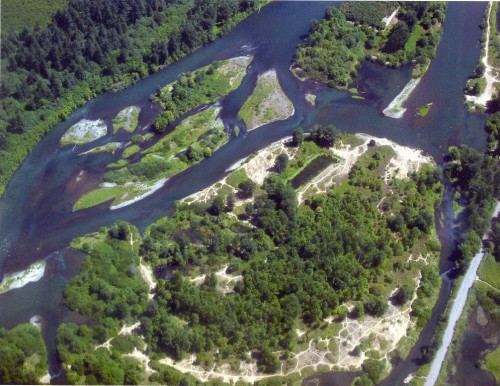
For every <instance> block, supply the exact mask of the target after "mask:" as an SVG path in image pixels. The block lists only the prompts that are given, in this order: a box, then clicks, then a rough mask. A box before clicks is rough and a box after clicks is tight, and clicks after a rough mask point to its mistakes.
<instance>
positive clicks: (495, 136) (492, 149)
mask: <svg viewBox="0 0 500 386" xmlns="http://www.w3.org/2000/svg"><path fill="white" fill-rule="evenodd" d="M486 132H487V133H488V152H489V153H490V154H491V155H493V156H496V157H499V156H500V112H499V111H497V112H495V113H493V114H492V115H491V116H490V117H489V118H488V120H487V121H486Z"/></svg>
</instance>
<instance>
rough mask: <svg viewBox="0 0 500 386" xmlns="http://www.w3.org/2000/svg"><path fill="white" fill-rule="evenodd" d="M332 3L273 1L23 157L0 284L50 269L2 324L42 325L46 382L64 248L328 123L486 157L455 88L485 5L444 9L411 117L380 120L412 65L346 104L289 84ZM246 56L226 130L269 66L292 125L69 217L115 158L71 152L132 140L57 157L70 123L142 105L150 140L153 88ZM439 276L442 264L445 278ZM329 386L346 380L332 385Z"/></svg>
mask: <svg viewBox="0 0 500 386" xmlns="http://www.w3.org/2000/svg"><path fill="white" fill-rule="evenodd" d="M331 4H333V3H326V2H276V3H272V4H270V5H268V6H266V7H264V8H263V9H262V10H261V11H260V12H258V13H256V14H254V15H252V16H250V17H249V18H247V19H246V20H245V21H244V22H242V23H240V24H239V25H238V26H237V27H236V28H235V29H234V30H233V31H232V32H231V33H230V34H228V35H227V36H226V37H224V38H221V39H218V40H217V41H216V42H214V43H212V44H210V45H208V46H206V47H204V48H202V49H200V50H198V51H196V52H195V53H193V54H191V55H189V56H187V57H186V58H185V59H183V60H180V61H179V62H176V63H174V64H172V65H170V66H168V67H167V68H165V69H164V70H162V71H160V72H158V73H157V74H154V75H152V76H149V77H148V78H146V79H144V80H142V81H140V82H138V83H137V84H135V85H133V86H131V87H129V88H127V89H126V90H124V91H122V92H119V93H115V94H103V95H100V96H98V97H97V98H95V99H94V100H92V101H90V102H89V103H87V104H86V105H84V106H83V107H82V108H80V109H78V110H77V111H76V112H75V113H74V114H72V115H71V116H70V117H69V119H68V120H67V121H65V122H63V123H61V124H59V125H57V126H56V127H55V128H54V129H53V130H52V131H51V132H50V133H49V134H48V135H47V136H46V137H44V138H43V139H42V140H41V141H40V143H39V144H38V145H37V146H36V148H35V149H34V151H33V152H32V154H30V156H28V157H27V158H26V160H25V161H24V162H23V164H22V165H21V167H20V168H19V169H18V170H17V172H16V173H15V174H14V176H13V178H12V179H11V181H10V183H9V185H8V187H7V189H6V191H5V194H4V196H3V197H1V198H0V272H1V273H3V274H5V273H6V272H13V271H17V270H20V269H24V268H26V267H27V266H28V265H29V264H31V263H32V262H34V261H37V260H40V259H42V258H45V259H46V260H47V261H48V267H49V268H48V271H47V273H46V275H45V277H44V278H43V279H41V280H40V281H38V282H36V283H30V284H28V285H26V286H25V287H23V288H21V289H18V290H13V291H11V292H9V293H6V294H3V295H0V326H2V327H8V328H10V327H13V326H15V325H17V324H18V323H21V322H27V321H28V320H29V319H30V317H32V316H33V315H35V314H38V315H41V316H42V318H43V320H44V324H43V328H42V331H43V333H44V336H45V338H46V341H47V344H48V349H49V352H50V358H51V361H50V367H51V373H52V374H54V373H56V372H57V371H58V368H59V364H58V363H57V358H56V353H55V344H54V341H55V331H56V328H57V325H58V324H59V323H60V322H61V321H62V320H75V318H76V316H75V315H72V314H71V313H70V312H68V310H67V309H65V307H64V306H63V305H62V290H63V287H64V283H65V282H66V281H67V280H68V279H69V278H71V277H72V276H74V275H75V274H76V273H77V272H78V269H79V264H80V260H81V259H80V255H79V254H78V253H75V252H74V251H70V250H68V249H65V248H66V247H67V246H68V245H69V242H70V241H71V239H73V238H74V237H77V236H81V235H84V234H85V233H88V232H91V231H95V230H97V229H99V227H101V226H104V225H109V224H111V223H113V222H114V221H117V220H125V221H129V222H131V223H132V224H134V225H136V226H138V227H139V228H141V229H144V227H146V226H147V225H148V224H150V223H151V222H153V221H154V220H156V219H158V218H160V217H163V216H165V215H167V213H168V210H169V209H170V208H171V207H172V204H173V203H174V202H175V200H178V199H181V198H183V197H185V196H187V195H189V194H191V193H194V192H196V191H198V190H200V189H203V188H205V187H207V186H208V185H210V184H212V183H214V182H215V181H217V180H218V179H220V178H221V177H223V176H224V175H225V173H226V172H225V170H226V169H227V167H228V166H229V165H231V164H233V163H235V162H236V161H238V160H239V159H241V158H242V157H244V156H247V155H249V154H251V153H252V152H255V151H257V150H259V149H261V148H263V147H265V146H267V145H268V144H270V143H272V142H274V141H276V140H278V139H280V138H283V137H285V136H287V135H290V134H291V132H292V131H293V129H294V128H296V127H298V126H300V127H302V128H304V129H307V128H309V127H311V126H312V125H314V124H332V123H333V124H335V125H336V126H337V127H338V128H339V129H341V130H343V131H346V132H350V133H358V132H365V133H368V134H371V135H374V136H379V137H386V138H389V139H391V140H394V141H396V142H398V143H400V144H402V145H406V146H411V147H418V148H421V149H423V150H424V151H425V152H426V153H428V154H430V155H432V156H433V157H434V158H435V160H436V161H437V162H438V163H441V161H442V157H443V155H444V153H445V152H446V149H447V147H448V146H450V145H458V144H461V143H464V144H467V145H469V146H472V147H474V148H476V149H479V150H481V151H483V150H484V149H485V146H486V135H485V133H484V131H483V127H484V122H485V119H486V116H485V115H484V114H469V113H468V112H467V110H466V109H465V107H464V105H463V102H462V98H463V91H462V90H463V87H464V85H465V81H466V78H467V77H468V76H469V75H470V74H471V73H472V70H473V69H474V67H475V65H476V64H477V62H478V58H479V53H480V46H479V40H480V37H481V30H480V29H479V27H478V26H479V24H480V22H481V19H482V16H483V13H484V10H485V6H486V3H477V2H475V3H471V2H469V3H467V2H465V3H453V2H452V3H450V4H449V6H448V12H447V16H446V22H445V28H444V34H443V37H442V40H441V43H440V46H439V49H438V53H437V56H436V58H435V60H434V61H433V63H432V65H431V67H430V68H429V71H428V72H427V74H426V75H425V76H424V78H423V79H422V81H421V82H420V84H419V86H418V87H417V89H416V90H415V92H414V93H413V94H412V96H411V97H410V99H409V100H408V101H407V105H406V107H408V112H407V113H406V115H405V117H404V118H403V119H400V120H395V119H391V118H387V117H385V116H383V115H382V113H381V111H382V110H383V109H384V108H385V107H386V106H387V104H388V103H389V102H390V100H392V99H393V98H394V97H395V96H396V95H397V94H398V93H399V91H400V90H401V89H402V88H403V87H404V85H405V84H406V83H407V82H408V80H409V78H410V73H411V68H410V67H405V68H402V69H398V70H393V69H387V68H384V67H382V66H379V65H375V64H371V63H366V64H364V65H363V66H362V69H361V71H360V73H359V76H358V78H357V79H356V86H357V87H358V89H359V90H360V92H361V95H363V96H364V97H365V99H364V100H356V99H352V98H351V95H350V94H349V93H347V92H341V91H334V90H330V89H327V88H325V87H323V86H321V85H318V84H315V83H314V82H300V81H298V80H297V79H296V78H295V77H294V76H292V75H291V73H290V71H289V67H290V65H291V63H292V59H293V55H294V52H295V48H296V46H297V44H298V43H299V41H300V39H301V38H303V37H304V36H305V34H307V32H308V29H309V25H310V21H311V20H312V19H319V18H321V17H322V16H323V13H324V9H325V8H326V7H327V6H328V5H331ZM247 54H252V55H254V60H253V62H252V64H251V66H250V68H249V71H248V74H247V76H246V77H245V78H244V79H243V82H242V84H241V87H240V88H239V89H238V90H236V91H234V92H233V93H231V94H230V95H228V96H227V97H226V98H224V99H223V100H222V102H221V103H222V118H223V120H224V122H225V123H226V125H227V126H228V127H230V126H232V125H234V124H241V123H240V122H239V121H238V120H237V119H236V115H237V112H238V110H239V108H240V107H241V105H242V104H243V102H244V100H245V99H246V98H247V97H248V95H249V94H250V93H251V92H252V89H253V87H254V85H255V82H256V79H257V76H258V74H260V73H262V72H263V71H265V70H267V69H270V68H275V69H276V70H277V73H278V77H279V80H280V83H281V85H282V87H283V89H284V91H285V93H286V94H287V95H288V96H289V98H290V99H291V100H292V102H293V104H294V107H295V114H294V115H293V116H292V117H290V118H289V119H287V120H286V121H283V122H275V123H271V124H269V125H266V126H263V127H261V128H259V129H257V130H254V131H252V132H250V133H248V134H244V135H240V136H239V137H235V138H232V139H231V141H229V143H228V144H227V145H225V146H224V147H222V148H221V149H219V150H218V151H217V152H215V153H214V154H213V156H212V157H211V158H209V159H206V160H204V161H203V162H201V163H200V164H198V165H196V166H194V167H192V168H190V169H188V170H186V171H184V172H182V173H180V174H178V175H177V176H174V177H172V178H171V179H170V180H169V181H168V182H167V184H166V185H165V186H164V187H163V188H162V189H161V190H159V191H157V192H156V193H155V194H153V195H151V196H149V197H147V198H145V199H144V200H142V201H139V202H137V203H135V204H133V205H130V206H127V207H124V208H122V209H119V210H113V211H112V210H109V209H107V206H106V204H104V205H100V206H97V207H94V208H89V209H86V210H82V211H78V212H75V213H72V212H71V208H72V205H73V203H74V202H75V201H76V199H77V198H78V197H79V195H80V194H81V193H82V192H85V191H88V190H91V189H92V188H94V187H95V186H97V184H98V183H99V182H101V177H102V174H103V171H104V165H106V164H107V163H109V162H112V161H113V160H116V159H118V157H119V153H118V154H117V155H111V154H94V155H87V156H77V154H78V153H80V152H82V151H84V150H87V149H89V148H92V147H95V146H98V145H102V144H105V143H107V142H111V141H126V140H127V139H128V138H129V135H128V134H126V133H120V134H118V135H117V136H112V135H111V133H110V134H108V136H106V137H104V138H101V139H99V140H98V141H95V142H94V143H92V144H89V145H84V146H77V147H76V148H72V147H65V148H60V147H59V140H60V138H61V136H62V135H63V133H64V132H65V131H66V130H67V129H68V128H69V127H70V126H71V125H73V124H74V123H76V122H77V121H78V120H80V119H82V118H87V119H98V118H103V119H105V120H108V121H109V120H110V119H111V118H112V117H114V115H115V114H116V113H117V112H118V111H120V110H121V109H123V108H125V107H127V106H130V105H139V106H141V107H142V111H141V115H140V119H139V125H140V128H141V129H140V130H147V128H148V126H149V125H150V124H151V123H152V122H153V121H154V118H155V116H156V115H157V113H158V111H159V108H158V106H156V105H154V104H152V103H150V102H149V101H148V97H149V95H150V94H152V93H154V92H155V91H156V89H157V87H158V86H163V85H166V84H168V83H170V82H172V81H173V80H175V79H176V78H177V76H178V75H179V74H180V73H182V72H188V71H192V70H194V69H196V68H198V67H200V66H204V65H207V64H209V63H211V62H212V61H214V60H220V59H225V58H230V57H234V56H239V55H247ZM307 92H315V93H317V94H318V98H317V100H316V106H315V107H311V106H310V105H308V103H306V101H305V97H304V96H305V94H306V93H307ZM428 102H433V105H432V108H431V109H430V111H429V114H428V115H427V116H426V117H425V118H421V117H418V116H417V115H416V109H417V108H418V107H419V106H421V105H423V104H425V103H428ZM77 177H79V179H78V180H77ZM446 205H447V204H446V203H445V204H444V205H443V208H441V210H442V211H443V212H446ZM449 205H450V204H449V203H448V206H449ZM445 217H446V216H445ZM447 225H449V224H447V223H446V222H445V223H444V224H441V225H440V229H441V232H440V235H441V242H442V243H443V253H442V261H444V262H446V261H447V259H448V257H449V255H450V253H451V251H452V250H453V244H454V240H453V235H452V234H449V233H448V234H447V233H446V231H445V230H444V229H445V228H446V226H447ZM445 266H446V264H443V265H442V268H444V267H445ZM448 297H449V290H447V286H443V288H442V290H441V294H440V299H439V302H438V304H437V305H436V307H435V309H434V312H433V316H432V319H431V322H430V323H429V324H428V325H427V326H426V328H425V329H424V332H423V334H422V336H421V337H420V339H419V342H418V343H417V346H416V347H415V349H414V350H413V351H412V353H411V354H410V359H409V360H407V361H404V362H402V363H400V364H396V366H395V368H394V371H393V373H392V374H391V376H390V378H389V380H388V381H387V382H388V383H387V382H386V383H385V384H388V385H389V384H390V385H398V384H401V383H402V379H404V378H405V377H406V376H407V375H408V373H409V372H412V371H415V369H416V368H417V362H416V361H415V359H416V358H417V357H418V353H419V350H420V347H422V346H425V345H426V344H429V342H430V338H431V337H432V334H433V332H434V329H435V325H436V321H437V320H438V319H439V315H440V314H441V312H442V310H443V309H444V306H445V305H446V302H447V300H448ZM330 377H331V375H330ZM317 379H318V381H319V382H320V383H322V384H331V383H329V381H328V379H332V378H328V376H327V375H321V376H319V377H318V378H317ZM321 379H324V381H322V380H321ZM335 379H338V380H340V379H347V378H345V377H340V376H339V377H338V378H335ZM340 382H341V383H338V384H339V385H340V384H344V381H340Z"/></svg>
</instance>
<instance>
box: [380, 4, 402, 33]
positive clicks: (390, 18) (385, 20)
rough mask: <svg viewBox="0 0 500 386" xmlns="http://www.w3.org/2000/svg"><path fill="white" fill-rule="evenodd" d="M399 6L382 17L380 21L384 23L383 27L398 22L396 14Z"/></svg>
mask: <svg viewBox="0 0 500 386" xmlns="http://www.w3.org/2000/svg"><path fill="white" fill-rule="evenodd" d="M398 11H399V7H397V8H396V9H395V10H394V12H393V13H391V14H390V15H389V16H386V17H384V18H383V19H382V23H384V24H385V29H387V27H389V26H390V25H394V24H396V23H397V22H398V18H397V17H396V15H397V14H398Z"/></svg>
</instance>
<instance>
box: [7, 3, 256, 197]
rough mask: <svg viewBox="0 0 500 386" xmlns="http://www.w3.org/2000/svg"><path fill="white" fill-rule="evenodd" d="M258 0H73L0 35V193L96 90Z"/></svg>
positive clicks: (174, 52)
mask: <svg viewBox="0 0 500 386" xmlns="http://www.w3.org/2000/svg"><path fill="white" fill-rule="evenodd" d="M261 4H262V3H259V2H253V1H237V0H235V1H221V0H203V1H197V2H191V1H173V0H172V1H171V0H126V1H122V2H120V3H117V2H114V1H111V0H106V1H90V0H71V1H69V3H68V5H67V7H65V8H64V9H60V10H58V11H56V13H55V14H54V15H53V17H52V22H51V23H50V24H49V25H48V26H47V27H40V26H36V27H34V28H32V29H28V28H25V29H23V30H22V31H21V32H19V33H12V34H10V35H7V36H5V37H3V39H2V58H1V59H2V62H1V67H2V79H1V86H0V87H1V94H2V99H1V108H0V122H1V124H0V164H1V165H2V167H1V169H0V192H3V190H4V188H5V185H6V183H7V181H8V179H9V178H10V176H11V174H12V173H13V172H14V170H15V169H16V168H17V166H18V165H19V163H20V162H21V161H22V160H23V159H24V157H25V156H26V155H27V154H28V153H29V152H30V151H31V149H32V148H33V146H34V145H35V144H36V143H37V142H38V140H39V139H40V137H41V136H42V135H43V134H44V133H46V132H47V131H49V130H50V129H51V128H52V127H53V126H54V125H55V124H57V123H58V122H60V121H61V120H64V119H65V118H67V117H68V116H69V114H71V112H72V111H73V110H74V109H75V108H77V107H78V106H81V105H82V104H83V103H85V102H86V101H87V100H89V99H90V98H92V97H93V96H95V95H97V94H98V93H100V92H102V91H104V90H107V89H110V88H122V87H125V86H127V85H128V84H130V83H131V82H134V81H136V80H138V79H140V78H143V77H145V76H147V75H148V74H150V73H152V72H155V71H157V70H158V69H159V68H161V67H162V66H165V65H167V64H169V63H171V62H172V61H175V60H177V59H179V58H180V57H182V56H184V55H186V54H187V53H189V52H191V51H193V50H194V49H196V48H198V47H200V46H202V45H204V44H206V43H208V42H210V41H212V40H214V39H215V38H217V37H218V36H220V35H221V34H223V33H225V32H226V31H228V29H230V28H231V27H232V26H233V25H234V24H235V23H236V22H238V21H239V20H241V19H242V18H243V17H245V16H246V15H248V14H249V13H251V12H253V11H254V10H255V9H257V7H259V6H261Z"/></svg>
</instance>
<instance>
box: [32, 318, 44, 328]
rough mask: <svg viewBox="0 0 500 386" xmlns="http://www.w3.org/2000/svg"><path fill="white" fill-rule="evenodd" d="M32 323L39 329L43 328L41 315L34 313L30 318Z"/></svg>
mask: <svg viewBox="0 0 500 386" xmlns="http://www.w3.org/2000/svg"><path fill="white" fill-rule="evenodd" d="M30 323H31V324H32V325H33V326H35V327H36V328H38V329H39V330H41V329H42V317H41V316H40V315H33V316H32V317H31V318H30Z"/></svg>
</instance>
